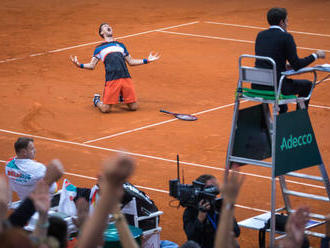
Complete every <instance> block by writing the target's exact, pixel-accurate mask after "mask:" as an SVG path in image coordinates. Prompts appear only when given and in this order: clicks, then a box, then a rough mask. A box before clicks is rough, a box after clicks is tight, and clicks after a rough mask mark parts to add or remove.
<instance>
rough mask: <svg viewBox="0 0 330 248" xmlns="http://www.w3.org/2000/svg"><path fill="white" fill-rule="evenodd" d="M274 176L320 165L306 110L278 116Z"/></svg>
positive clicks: (318, 153)
mask: <svg viewBox="0 0 330 248" xmlns="http://www.w3.org/2000/svg"><path fill="white" fill-rule="evenodd" d="M275 154H276V156H275V176H280V175H283V174H285V173H287V172H290V171H294V170H299V169H303V168H307V167H310V166H314V165H318V164H321V162H322V161H321V156H320V152H319V149H318V147H317V142H316V139H315V135H314V132H313V128H312V125H311V122H310V119H309V116H308V112H307V111H306V110H298V111H294V112H289V113H285V114H280V115H279V116H278V118H277V130H276V153H275Z"/></svg>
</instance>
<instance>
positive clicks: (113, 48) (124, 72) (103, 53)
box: [93, 41, 131, 82]
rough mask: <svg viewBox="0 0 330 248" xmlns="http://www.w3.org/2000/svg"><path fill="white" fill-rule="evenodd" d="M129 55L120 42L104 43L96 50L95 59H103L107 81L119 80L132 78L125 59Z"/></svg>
mask: <svg viewBox="0 0 330 248" xmlns="http://www.w3.org/2000/svg"><path fill="white" fill-rule="evenodd" d="M128 55H129V53H128V51H127V49H126V47H125V45H124V44H123V43H120V42H118V41H112V42H104V43H102V44H100V45H99V46H97V47H96V48H95V50H94V55H93V56H94V57H95V58H97V59H99V60H100V59H101V60H102V61H103V63H104V67H105V81H106V82H108V81H112V80H116V79H119V78H130V77H131V75H130V74H129V72H128V69H127V66H126V60H125V57H126V56H128Z"/></svg>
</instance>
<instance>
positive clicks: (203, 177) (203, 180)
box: [196, 174, 215, 183]
mask: <svg viewBox="0 0 330 248" xmlns="http://www.w3.org/2000/svg"><path fill="white" fill-rule="evenodd" d="M210 179H215V176H213V175H210V174H203V175H200V176H199V177H198V178H197V179H196V181H198V182H201V183H206V182H207V181H208V180H210Z"/></svg>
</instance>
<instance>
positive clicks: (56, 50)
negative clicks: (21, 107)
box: [0, 21, 199, 63]
mask: <svg viewBox="0 0 330 248" xmlns="http://www.w3.org/2000/svg"><path fill="white" fill-rule="evenodd" d="M197 23H199V21H195V22H188V23H183V24H179V25H175V26H170V27H166V28H158V29H153V30H149V31H145V32H140V33H136V34H129V35H125V36H121V37H116V39H125V38H128V37H133V36H138V35H142V34H149V33H153V32H157V31H162V30H167V29H171V28H178V27H182V26H187V25H192V24H197ZM101 42H104V41H103V40H102V41H94V42H89V43H84V44H80V45H75V46H70V47H64V48H60V49H54V50H50V51H47V52H40V53H35V54H30V55H28V56H26V57H23V58H10V59H4V60H0V63H5V62H10V61H15V60H19V59H24V58H27V57H36V56H41V55H46V54H50V53H57V52H62V51H65V50H70V49H74V48H78V47H84V46H90V45H95V44H98V43H101Z"/></svg>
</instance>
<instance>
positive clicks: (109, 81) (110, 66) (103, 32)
mask: <svg viewBox="0 0 330 248" xmlns="http://www.w3.org/2000/svg"><path fill="white" fill-rule="evenodd" d="M99 35H100V36H101V37H102V38H103V39H104V42H103V43H102V44H100V45H99V46H97V47H96V48H95V50H94V54H93V57H92V59H91V61H90V62H89V63H86V64H81V63H79V62H78V58H77V56H70V58H71V60H72V62H73V63H74V64H75V65H76V66H77V67H79V68H82V69H89V70H93V69H94V68H95V66H96V65H97V63H98V62H99V60H102V61H103V63H104V66H105V87H104V91H103V102H101V100H100V95H99V94H95V95H94V99H93V102H94V106H95V107H97V108H98V109H99V110H100V111H101V112H103V113H109V112H111V109H112V106H113V105H114V104H117V103H118V101H119V97H121V96H122V97H123V102H124V103H126V104H127V106H128V109H129V110H132V111H134V110H136V109H137V108H138V105H137V102H136V95H135V89H134V85H133V82H132V80H131V76H130V74H129V72H128V69H127V66H126V62H127V64H129V65H130V66H133V65H143V64H148V63H150V62H153V61H156V60H158V59H159V55H158V54H157V53H155V54H154V53H152V52H151V53H150V54H149V56H148V58H147V59H146V58H145V59H134V58H132V57H131V55H130V54H129V53H128V51H127V49H126V47H125V45H124V44H123V43H120V42H118V41H116V40H114V38H113V33H112V28H111V27H110V25H109V24H108V23H102V24H101V25H100V27H99Z"/></svg>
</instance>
